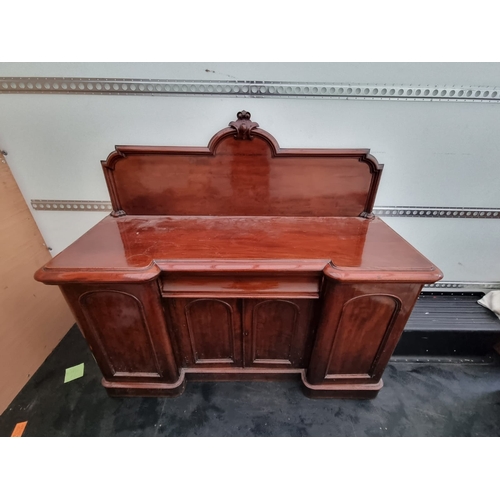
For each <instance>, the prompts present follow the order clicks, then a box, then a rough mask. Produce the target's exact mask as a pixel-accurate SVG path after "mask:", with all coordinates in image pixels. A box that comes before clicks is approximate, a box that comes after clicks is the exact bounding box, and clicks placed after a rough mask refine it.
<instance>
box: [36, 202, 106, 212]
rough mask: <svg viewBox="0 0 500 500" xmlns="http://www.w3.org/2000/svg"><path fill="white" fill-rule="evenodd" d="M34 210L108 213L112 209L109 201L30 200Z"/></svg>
mask: <svg viewBox="0 0 500 500" xmlns="http://www.w3.org/2000/svg"><path fill="white" fill-rule="evenodd" d="M31 206H32V207H33V208H34V209H35V210H50V211H63V212H67V211H70V212H110V211H111V210H112V209H113V208H112V206H111V202H110V201H95V200H31Z"/></svg>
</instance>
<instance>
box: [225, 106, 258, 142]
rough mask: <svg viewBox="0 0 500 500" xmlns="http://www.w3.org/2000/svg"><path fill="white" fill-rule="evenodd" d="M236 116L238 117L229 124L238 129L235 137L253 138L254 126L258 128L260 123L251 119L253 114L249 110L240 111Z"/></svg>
mask: <svg viewBox="0 0 500 500" xmlns="http://www.w3.org/2000/svg"><path fill="white" fill-rule="evenodd" d="M236 116H237V118H238V119H237V120H236V121H234V122H230V123H229V126H230V127H233V128H234V129H235V130H236V134H235V135H234V137H235V138H236V139H248V140H250V139H252V135H251V132H252V130H253V129H254V128H257V127H258V126H259V124H258V123H257V122H253V121H251V120H250V117H251V115H250V113H249V112H248V111H245V110H243V111H239V112H238V114H237V115H236Z"/></svg>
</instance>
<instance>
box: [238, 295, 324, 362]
mask: <svg viewBox="0 0 500 500" xmlns="http://www.w3.org/2000/svg"><path fill="white" fill-rule="evenodd" d="M316 302H317V301H314V300H310V299H297V300H293V299H245V300H243V352H244V360H245V366H254V367H259V366H260V367H262V368H271V367H276V368H286V367H290V368H304V367H306V366H307V364H308V362H309V357H310V353H311V346H312V341H313V336H314V331H313V330H314V318H315V314H314V313H315V309H316Z"/></svg>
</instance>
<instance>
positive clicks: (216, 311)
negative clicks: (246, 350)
mask: <svg viewBox="0 0 500 500" xmlns="http://www.w3.org/2000/svg"><path fill="white" fill-rule="evenodd" d="M164 303H165V306H166V309H167V311H168V316H169V318H170V322H171V324H172V327H171V328H172V334H173V335H174V338H175V342H176V344H177V346H178V354H177V355H178V359H179V360H180V364H181V366H183V367H194V366H199V365H206V366H212V367H213V366H242V339H241V337H242V326H241V306H240V301H239V300H237V299H224V300H221V299H212V298H206V299H197V298H196V299H177V298H176V299H167V300H165V301H164Z"/></svg>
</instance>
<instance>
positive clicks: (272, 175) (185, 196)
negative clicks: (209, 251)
mask: <svg viewBox="0 0 500 500" xmlns="http://www.w3.org/2000/svg"><path fill="white" fill-rule="evenodd" d="M229 125H230V126H229V127H228V128H225V129H223V130H221V131H220V132H218V133H217V134H216V135H215V136H214V137H213V138H212V139H211V141H210V143H209V145H208V147H206V148H199V147H158V146H151V147H148V146H117V147H116V150H115V151H114V152H113V153H111V154H110V155H109V157H108V159H107V160H106V161H103V162H102V165H103V169H104V173H105V176H106V182H107V185H108V189H109V192H110V196H111V201H112V203H113V215H116V216H120V215H192V216H196V215H198V216H209V215H214V216H310V217H322V216H323V217H329V216H337V217H358V216H360V215H361V216H366V215H367V214H369V213H370V212H371V211H372V208H373V204H374V200H375V195H376V192H377V187H378V183H379V180H380V174H381V171H382V165H379V164H378V162H377V160H376V159H375V158H373V157H372V156H370V155H369V149H280V147H279V146H278V143H277V142H276V140H275V139H274V137H272V136H271V135H270V134H268V133H267V132H265V131H264V130H261V129H260V128H259V127H258V124H257V123H255V122H253V121H251V120H250V113H248V112H246V111H241V112H239V113H238V120H236V121H234V122H231V123H230V124H229Z"/></svg>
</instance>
